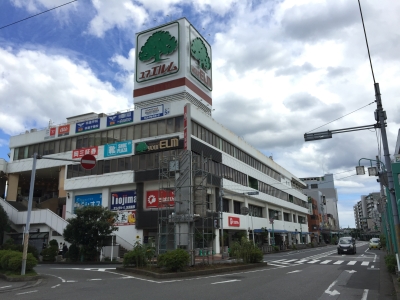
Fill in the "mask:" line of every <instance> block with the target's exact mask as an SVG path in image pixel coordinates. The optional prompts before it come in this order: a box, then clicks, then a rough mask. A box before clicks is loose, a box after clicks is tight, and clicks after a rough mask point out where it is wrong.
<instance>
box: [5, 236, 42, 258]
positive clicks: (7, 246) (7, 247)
mask: <svg viewBox="0 0 400 300" xmlns="http://www.w3.org/2000/svg"><path fill="white" fill-rule="evenodd" d="M3 249H4V250H14V251H19V252H23V251H24V245H21V244H18V245H16V244H15V243H14V240H13V239H8V240H7V242H6V243H5V244H4V245H3ZM27 252H28V253H32V254H33V256H34V257H35V258H36V259H39V251H38V250H37V249H36V247H35V246H33V245H29V244H28V251H27Z"/></svg>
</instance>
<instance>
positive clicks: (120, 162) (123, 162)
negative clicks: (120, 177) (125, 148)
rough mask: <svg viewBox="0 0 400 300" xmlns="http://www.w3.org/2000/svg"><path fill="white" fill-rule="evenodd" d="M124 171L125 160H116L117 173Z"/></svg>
mask: <svg viewBox="0 0 400 300" xmlns="http://www.w3.org/2000/svg"><path fill="white" fill-rule="evenodd" d="M121 171H125V158H118V172H121Z"/></svg>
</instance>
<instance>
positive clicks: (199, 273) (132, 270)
mask: <svg viewBox="0 0 400 300" xmlns="http://www.w3.org/2000/svg"><path fill="white" fill-rule="evenodd" d="M267 266H268V264H267V263H256V264H251V265H241V266H228V267H224V268H216V269H211V270H199V271H187V272H178V273H167V274H159V273H155V272H151V271H147V270H143V269H135V268H133V267H132V268H124V267H117V268H116V269H117V270H118V271H122V272H127V273H134V274H138V275H144V276H148V277H152V278H157V279H170V278H184V277H193V276H202V275H211V274H220V273H226V272H232V271H242V270H249V269H256V268H262V267H267Z"/></svg>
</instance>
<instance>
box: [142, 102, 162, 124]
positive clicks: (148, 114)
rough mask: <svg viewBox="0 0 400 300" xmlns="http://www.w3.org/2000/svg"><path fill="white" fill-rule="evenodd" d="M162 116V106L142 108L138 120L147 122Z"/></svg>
mask: <svg viewBox="0 0 400 300" xmlns="http://www.w3.org/2000/svg"><path fill="white" fill-rule="evenodd" d="M162 116H164V104H160V105H156V106H151V107H146V108H142V110H141V114H140V120H142V121H144V120H149V119H154V118H158V117H162Z"/></svg>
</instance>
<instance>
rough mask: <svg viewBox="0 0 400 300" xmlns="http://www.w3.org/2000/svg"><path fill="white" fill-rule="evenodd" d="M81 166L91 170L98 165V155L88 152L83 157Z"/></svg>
mask: <svg viewBox="0 0 400 300" xmlns="http://www.w3.org/2000/svg"><path fill="white" fill-rule="evenodd" d="M81 166H82V168H84V169H85V170H91V169H93V168H94V167H95V166H96V157H94V156H93V155H91V154H86V155H84V156H83V157H82V158H81Z"/></svg>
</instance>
